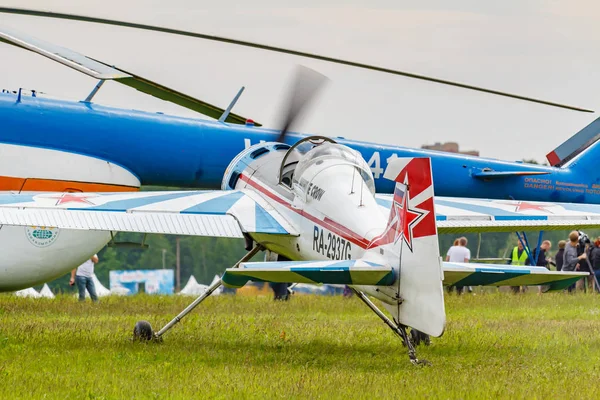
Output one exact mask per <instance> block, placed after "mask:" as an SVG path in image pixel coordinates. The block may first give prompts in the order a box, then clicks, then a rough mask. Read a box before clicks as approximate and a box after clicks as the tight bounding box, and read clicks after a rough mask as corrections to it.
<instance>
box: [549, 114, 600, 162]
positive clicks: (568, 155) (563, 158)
mask: <svg viewBox="0 0 600 400" xmlns="http://www.w3.org/2000/svg"><path fill="white" fill-rule="evenodd" d="M598 139H600V118H597V119H595V120H594V121H593V122H592V123H591V124H589V125H588V126H586V127H585V128H583V129H582V130H580V131H579V132H577V133H576V134H575V135H573V136H571V137H570V138H569V139H567V140H566V141H565V142H564V143H562V144H561V145H560V146H558V147H557V148H556V149H554V150H552V151H551V152H550V153H548V154H547V155H546V158H547V159H548V162H549V163H550V165H552V166H553V167H562V166H563V165H565V164H566V163H567V162H569V161H571V160H572V159H574V158H575V157H577V156H578V155H579V154H581V153H584V152H585V153H586V154H582V155H581V157H580V159H584V158H590V161H591V162H586V163H585V164H586V167H590V166H591V167H595V165H597V163H598V158H600V157H598V156H596V152H597V149H595V148H596V147H600V146H599V143H598ZM578 164H579V163H578ZM588 164H589V165H588Z"/></svg>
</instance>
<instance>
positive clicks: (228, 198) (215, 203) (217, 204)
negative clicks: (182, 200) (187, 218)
mask: <svg viewBox="0 0 600 400" xmlns="http://www.w3.org/2000/svg"><path fill="white" fill-rule="evenodd" d="M242 197H244V193H243V192H233V193H230V194H226V195H224V196H219V197H216V198H214V199H210V200H207V201H204V202H202V203H198V204H196V205H195V206H193V207H190V208H186V209H185V210H182V211H181V213H182V214H219V215H224V214H227V211H228V210H229V209H230V208H231V207H233V205H234V204H235V203H237V201H238V200H239V199H241V198H242Z"/></svg>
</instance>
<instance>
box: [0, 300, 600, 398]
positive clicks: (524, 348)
mask: <svg viewBox="0 0 600 400" xmlns="http://www.w3.org/2000/svg"><path fill="white" fill-rule="evenodd" d="M189 301H190V299H185V298H180V297H149V296H137V297H130V298H118V297H114V298H108V299H102V301H101V303H100V304H97V305H93V304H91V303H89V302H86V303H85V304H79V303H77V302H76V301H75V300H74V299H73V298H71V297H70V296H69V297H62V298H57V299H54V300H47V299H20V298H16V297H14V296H8V295H6V296H0V398H41V397H48V398H93V399H102V398H133V397H137V398H192V397H196V398H199V397H209V398H212V397H225V398H232V397H243V398H248V397H261V398H300V397H302V398H400V397H410V398H423V397H427V398H482V397H511V398H523V397H527V398H547V397H551V398H598V397H600V381H599V378H600V297H596V296H593V295H583V294H580V295H575V296H570V295H565V294H562V293H559V294H545V295H543V296H538V295H536V294H535V293H531V294H527V295H524V296H513V295H510V294H503V293H497V294H478V295H477V296H470V295H467V296H462V297H456V296H447V299H446V311H447V314H448V326H447V329H446V333H445V334H444V336H443V337H441V338H439V339H434V340H433V343H432V345H431V346H430V347H419V349H418V354H419V356H420V357H422V358H426V359H428V360H429V361H431V362H432V364H433V365H432V366H429V367H415V366H413V365H411V364H410V363H409V361H408V357H407V356H406V354H405V349H404V348H403V347H402V346H401V344H400V341H399V340H398V339H396V338H395V337H394V335H393V334H392V333H391V332H389V331H388V328H387V327H385V326H384V324H383V323H381V322H380V321H379V319H378V318H377V317H376V316H375V315H374V314H372V313H371V312H370V311H369V310H368V309H367V308H366V307H365V306H364V305H363V304H362V303H360V301H358V300H357V299H356V298H353V299H344V298H341V297H329V298H327V297H301V296H297V297H295V298H294V299H293V300H292V301H290V302H287V303H279V302H277V303H274V302H273V301H271V300H270V299H269V298H253V297H235V296H221V297H217V298H210V299H208V300H207V301H206V302H205V303H204V304H203V305H201V306H200V307H199V308H198V309H197V310H196V311H194V312H193V313H192V314H190V315H189V316H188V317H187V318H186V319H184V320H183V321H182V322H181V323H180V324H179V325H177V326H176V327H175V328H173V329H172V330H171V331H170V332H169V333H167V334H166V335H165V341H164V342H163V343H160V344H157V343H149V344H148V343H134V342H132V341H131V340H130V337H131V331H132V328H133V325H134V323H135V322H136V321H137V320H140V319H147V320H148V321H150V322H152V324H153V326H154V327H155V328H158V327H160V326H161V324H163V323H165V322H167V321H168V320H169V319H170V318H171V317H172V316H174V315H175V314H177V313H178V312H179V311H180V310H181V309H183V308H184V307H185V306H186V305H187V303H188V302H189Z"/></svg>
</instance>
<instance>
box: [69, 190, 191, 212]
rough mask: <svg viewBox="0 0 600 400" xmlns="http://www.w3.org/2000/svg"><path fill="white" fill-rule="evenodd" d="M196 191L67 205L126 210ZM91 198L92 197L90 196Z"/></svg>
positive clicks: (76, 208)
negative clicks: (87, 204) (95, 203)
mask: <svg viewBox="0 0 600 400" xmlns="http://www.w3.org/2000/svg"><path fill="white" fill-rule="evenodd" d="M197 194H198V192H196V191H194V192H176V193H167V194H161V195H158V196H156V195H149V196H143V197H139V196H136V197H133V198H131V199H125V200H116V201H109V202H106V203H104V204H101V205H98V206H93V207H69V208H68V209H69V210H81V209H83V210H86V211H87V210H90V211H126V210H130V209H132V208H136V207H142V206H147V205H149V204H154V203H160V202H161V201H167V200H173V199H179V198H181V197H186V196H193V195H197ZM91 199H92V200H93V198H91Z"/></svg>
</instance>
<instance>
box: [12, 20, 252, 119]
mask: <svg viewBox="0 0 600 400" xmlns="http://www.w3.org/2000/svg"><path fill="white" fill-rule="evenodd" d="M0 42H4V43H8V44H12V45H14V46H17V47H20V48H22V49H25V50H30V51H32V52H34V53H37V54H40V55H42V56H44V57H48V58H49V59H51V60H53V61H56V62H58V63H60V64H63V65H66V66H67V67H70V68H73V69H74V70H76V71H79V72H81V73H84V74H86V75H88V76H91V77H92V78H95V79H102V80H113V81H115V82H118V83H121V84H123V85H126V86H129V87H132V88H134V89H137V90H139V91H140V92H143V93H146V94H149V95H150V96H154V97H157V98H159V99H161V100H165V101H168V102H171V103H175V104H177V105H179V106H181V107H185V108H187V109H190V110H193V111H196V112H198V113H200V114H203V115H206V116H208V117H211V118H214V119H219V117H221V115H222V114H223V112H224V111H225V110H224V109H222V108H219V107H217V106H214V105H212V104H209V103H207V102H204V101H202V100H198V99H196V98H194V97H191V96H188V95H186V94H184V93H181V92H178V91H176V90H173V89H171V88H168V87H166V86H163V85H160V84H158V83H156V82H152V81H151V80H148V79H145V78H142V77H141V76H138V75H134V74H132V73H130V72H127V71H124V70H122V69H119V68H116V67H114V66H110V65H108V64H106V63H103V62H102V61H97V60H94V59H93V58H90V57H87V56H84V55H83V54H80V53H77V52H75V51H73V50H69V49H67V48H64V47H61V46H57V45H54V44H52V43H48V42H45V41H43V40H40V39H37V38H34V37H32V36H28V35H26V34H24V33H21V32H17V31H15V30H12V29H9V28H7V27H1V26H0ZM246 120H247V118H245V117H242V116H240V115H236V114H233V113H229V116H228V117H227V119H226V120H225V122H232V123H235V124H245V123H246ZM254 125H256V126H260V124H259V123H256V122H254Z"/></svg>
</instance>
